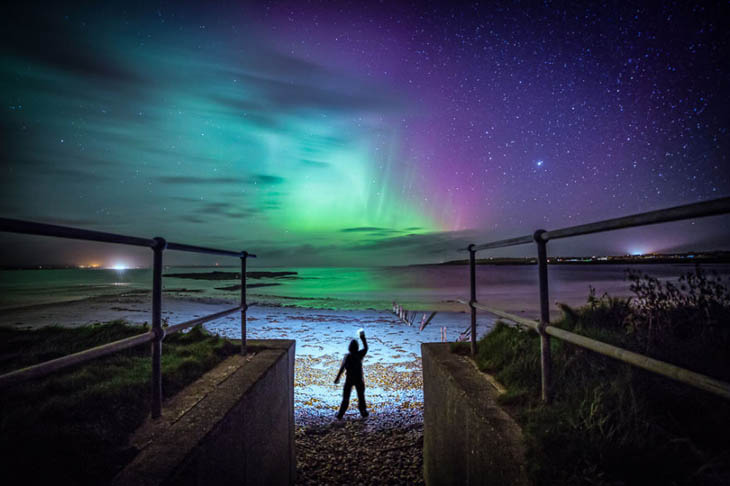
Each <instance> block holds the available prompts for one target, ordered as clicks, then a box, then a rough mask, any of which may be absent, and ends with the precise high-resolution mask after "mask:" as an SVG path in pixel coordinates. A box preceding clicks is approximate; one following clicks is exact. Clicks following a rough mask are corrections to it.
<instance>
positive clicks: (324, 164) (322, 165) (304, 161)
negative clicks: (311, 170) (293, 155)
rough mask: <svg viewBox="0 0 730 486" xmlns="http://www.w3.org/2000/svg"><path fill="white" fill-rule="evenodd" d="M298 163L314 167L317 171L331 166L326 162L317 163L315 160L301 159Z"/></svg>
mask: <svg viewBox="0 0 730 486" xmlns="http://www.w3.org/2000/svg"><path fill="white" fill-rule="evenodd" d="M300 161H301V163H302V164H304V165H306V166H308V167H316V168H318V169H324V168H325V167H329V166H330V165H331V164H330V163H328V162H318V161H316V160H309V159H301V160H300Z"/></svg>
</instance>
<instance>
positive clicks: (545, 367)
mask: <svg viewBox="0 0 730 486" xmlns="http://www.w3.org/2000/svg"><path fill="white" fill-rule="evenodd" d="M543 233H545V230H537V231H535V234H534V235H533V238H534V239H535V243H537V269H538V278H539V281H540V324H539V325H538V327H537V331H538V333H539V334H540V368H541V370H542V401H543V402H545V403H550V398H551V396H550V389H551V386H552V358H551V356H550V337H549V336H548V335H547V333H546V332H545V328H546V327H547V326H548V325H549V324H550V302H549V294H548V274H547V241H545V240H543V239H542V234H543Z"/></svg>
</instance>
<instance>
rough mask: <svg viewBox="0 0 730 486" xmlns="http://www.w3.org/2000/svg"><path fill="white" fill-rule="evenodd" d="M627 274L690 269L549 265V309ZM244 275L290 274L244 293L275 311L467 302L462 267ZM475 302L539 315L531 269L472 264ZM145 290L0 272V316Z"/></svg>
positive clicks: (141, 280)
mask: <svg viewBox="0 0 730 486" xmlns="http://www.w3.org/2000/svg"><path fill="white" fill-rule="evenodd" d="M629 269H633V270H636V271H640V272H643V273H645V274H648V275H651V276H653V277H656V278H659V279H661V280H676V279H677V278H678V277H679V276H680V275H681V274H682V273H686V272H692V271H694V265H691V264H687V265H684V264H643V265H642V264H639V265H591V264H579V265H551V266H549V270H548V275H549V290H550V300H551V305H552V307H553V308H554V309H555V304H556V303H557V302H560V303H565V304H568V305H571V306H579V305H581V304H583V303H585V302H586V299H587V296H588V293H589V288H590V287H593V288H594V289H595V292H596V295H599V296H600V295H603V294H604V293H606V294H609V295H611V296H615V297H628V296H630V295H631V291H630V283H629V281H628V280H627V279H626V275H627V271H628V270H629ZM703 269H705V270H706V271H708V272H717V273H718V274H720V275H723V276H730V264H719V265H706V266H703ZM237 270H238V269H237V268H235V267H230V268H226V267H194V268H191V267H166V268H165V269H164V272H163V275H165V274H173V273H208V272H213V271H219V272H220V271H224V272H236V271H237ZM249 271H254V272H256V271H271V272H283V271H288V272H296V275H293V276H289V277H284V278H259V279H255V278H249V279H248V283H249V284H269V285H266V286H256V287H255V288H249V289H248V300H249V304H257V303H260V304H263V305H280V306H291V307H302V308H314V309H334V310H365V309H375V310H385V309H391V308H392V305H393V303H394V302H397V303H399V304H400V305H402V306H404V307H405V308H407V309H418V310H423V311H428V310H451V311H453V310H455V309H459V308H460V304H458V303H457V301H458V300H459V299H462V300H468V297H469V268H468V266H462V265H420V266H398V267H368V268H341V267H335V268H332V267H326V268H313V267H301V268H297V267H286V268H265V267H257V268H249ZM476 281H477V300H478V301H480V302H483V303H485V304H487V305H491V306H494V307H497V308H500V309H503V310H506V311H509V312H519V313H520V314H521V315H526V316H532V315H535V316H536V315H537V313H538V309H539V298H538V295H539V294H538V280H537V266H535V265H498V266H495V265H480V266H478V267H477V279H476ZM238 283H239V282H238V281H237V280H234V279H231V280H194V279H187V278H177V277H164V278H163V286H164V288H165V289H166V290H167V291H168V292H174V293H175V294H176V295H178V296H181V297H183V298H184V297H185V296H187V295H189V296H191V297H196V298H200V297H204V298H210V299H217V300H226V301H231V302H235V301H237V299H238V298H239V295H240V291H239V290H226V289H225V287H230V286H232V285H236V284H238ZM151 287H152V271H151V269H125V270H121V269H118V270H114V269H58V270H50V269H38V270H2V271H0V310H3V309H11V308H18V307H26V306H34V305H38V304H48V303H56V302H67V301H74V300H82V299H86V298H89V297H94V296H99V295H108V294H121V293H127V292H130V291H145V290H147V291H148V290H149V289H151Z"/></svg>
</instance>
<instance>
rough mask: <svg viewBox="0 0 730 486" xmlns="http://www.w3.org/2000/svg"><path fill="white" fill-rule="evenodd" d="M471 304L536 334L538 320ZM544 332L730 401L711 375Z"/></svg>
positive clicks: (729, 389)
mask: <svg viewBox="0 0 730 486" xmlns="http://www.w3.org/2000/svg"><path fill="white" fill-rule="evenodd" d="M458 302H459V303H461V304H464V305H466V306H469V302H466V301H464V300H458ZM473 305H474V307H476V308H477V309H479V310H484V311H487V312H489V313H491V314H495V315H497V316H499V317H501V318H503V319H507V320H509V321H512V322H514V323H516V324H518V325H520V326H524V327H527V328H529V329H532V330H533V331H538V332H539V327H540V324H539V323H538V322H537V321H533V320H531V319H525V318H524V317H520V316H516V315H514V314H510V313H509V312H504V311H502V310H500V309H497V308H494V307H489V306H486V305H484V304H477V303H475V304H473ZM545 332H546V333H547V334H549V335H551V336H553V337H556V338H558V339H560V340H562V341H567V342H569V343H572V344H575V345H576V346H580V347H582V348H586V349H590V350H591V351H594V352H596V353H599V354H602V355H604V356H608V357H610V358H614V359H616V360H618V361H622V362H624V363H628V364H630V365H633V366H636V367H638V368H642V369H645V370H647V371H651V372H653V373H656V374H658V375H662V376H665V377H667V378H671V379H673V380H676V381H679V382H681V383H684V384H686V385H691V386H694V387H697V388H700V389H702V390H705V391H708V392H710V393H714V394H715V395H719V396H721V397H723V398H727V399H728V400H730V383H725V382H724V381H721V380H717V379H715V378H712V377H710V376H707V375H703V374H701V373H697V372H694V371H691V370H688V369H685V368H681V367H679V366H677V365H673V364H671V363H667V362H666V361H661V360H658V359H654V358H650V357H648V356H644V355H641V354H639V353H635V352H633V351H629V350H628V349H624V348H620V347H618V346H614V345H612V344H607V343H604V342H602V341H598V340H596V339H592V338H589V337H586V336H582V335H580V334H576V333H574V332H570V331H566V330H565V329H561V328H559V327H555V326H545Z"/></svg>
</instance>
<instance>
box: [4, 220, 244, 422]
mask: <svg viewBox="0 0 730 486" xmlns="http://www.w3.org/2000/svg"><path fill="white" fill-rule="evenodd" d="M0 231H4V232H10V233H21V234H30V235H41V236H53V237H57V238H71V239H76V240H85V241H101V242H105V243H118V244H122V245H132V246H146V247H148V248H151V249H152V252H153V271H152V330H150V331H149V332H147V333H144V334H140V335H138V336H132V337H129V338H125V339H120V340H118V341H114V342H111V343H107V344H103V345H101V346H97V347H94V348H91V349H87V350H84V351H80V352H78V353H74V354H70V355H67V356H63V357H61V358H57V359H53V360H50V361H46V362H43V363H38V364H36V365H33V366H29V367H26V368H23V369H20V370H15V371H11V372H9V373H5V374H3V375H0V389H2V388H5V387H8V386H12V385H16V384H18V383H22V382H24V381H28V380H32V379H35V378H40V377H43V376H47V375H49V374H51V373H54V372H56V371H59V370H62V369H65V368H68V367H69V366H73V365H76V364H80V363H85V362H87V361H90V360H92V359H95V358H99V357H101V356H106V355H108V354H111V353H115V352H118V351H121V350H123V349H128V348H131V347H133V346H138V345H140V344H145V343H149V342H151V343H152V417H153V418H158V417H160V416H161V414H162V365H161V360H162V340H163V339H164V337H165V335H166V334H171V333H174V332H178V331H181V330H183V329H187V328H189V327H192V326H195V325H198V324H202V323H204V322H209V321H212V320H215V319H220V318H221V317H224V316H227V315H229V314H232V313H234V312H236V311H239V310H240V311H241V354H246V310H247V309H248V304H247V303H246V260H247V259H248V258H249V257H250V258H255V257H256V255H254V254H252V253H249V252H247V251H230V250H220V249H216V248H207V247H203V246H194V245H186V244H182V243H171V242H167V241H165V239H164V238H160V237H155V238H139V237H136V236H128V235H120V234H115V233H105V232H101V231H91V230H85V229H80V228H72V227H68V226H59V225H53V224H45V223H37V222H33V221H24V220H19V219H11V218H0ZM165 250H177V251H187V252H193V253H207V254H213V255H223V256H232V257H237V258H240V259H241V275H240V278H241V304H240V305H238V306H236V307H234V308H232V309H227V310H224V311H221V312H217V313H215V314H210V315H208V316H204V317H199V318H196V319H192V320H189V321H186V322H182V323H180V324H175V325H173V326H169V327H168V328H167V329H164V328H163V327H162V255H163V252H164V251H165Z"/></svg>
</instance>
